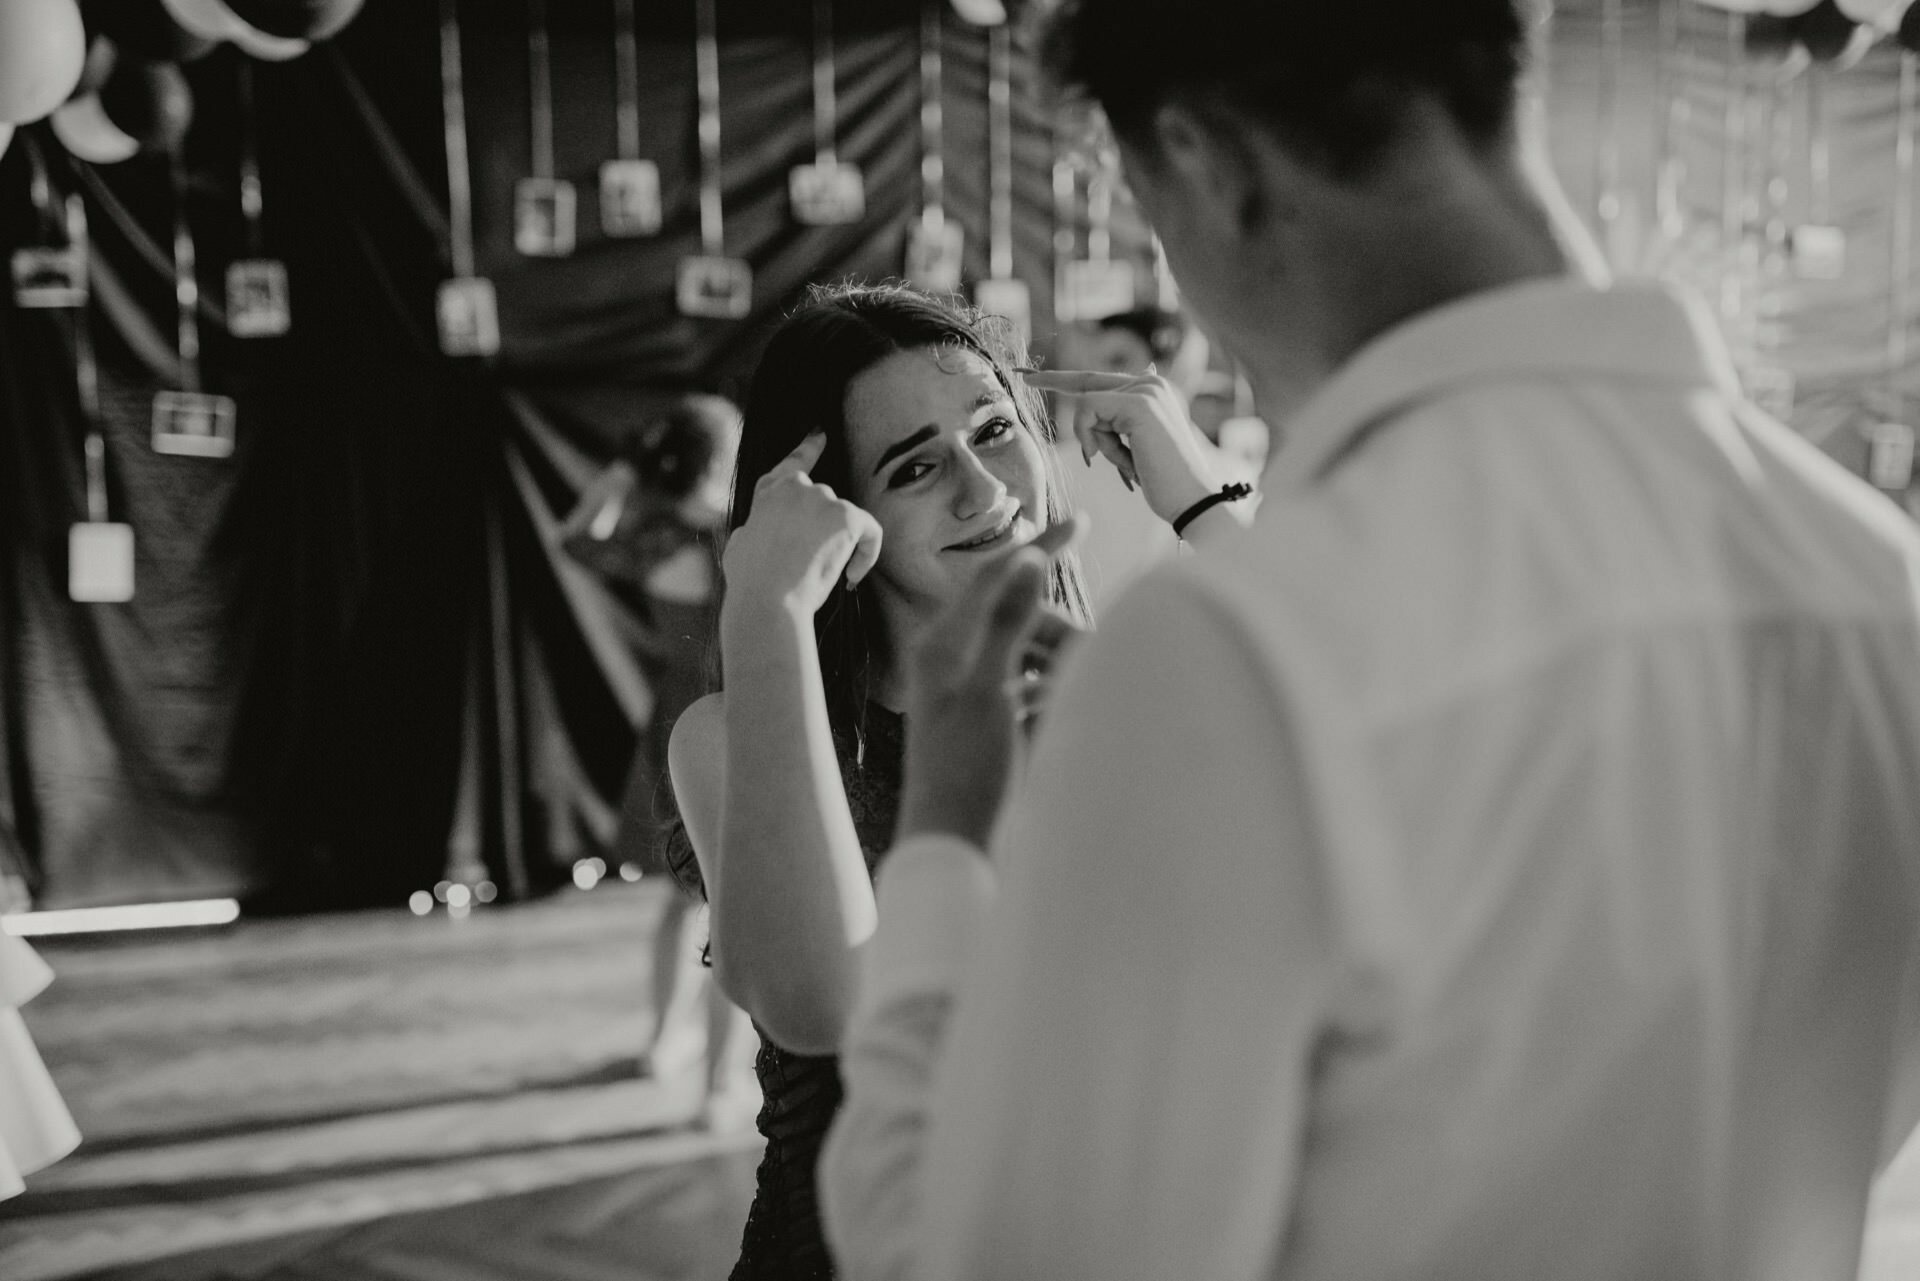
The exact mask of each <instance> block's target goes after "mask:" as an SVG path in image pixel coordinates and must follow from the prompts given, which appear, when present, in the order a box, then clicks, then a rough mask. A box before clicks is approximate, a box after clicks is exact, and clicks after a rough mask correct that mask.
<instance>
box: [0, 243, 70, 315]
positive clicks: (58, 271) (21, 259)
mask: <svg viewBox="0 0 1920 1281" xmlns="http://www.w3.org/2000/svg"><path fill="white" fill-rule="evenodd" d="M13 300H14V302H15V303H17V304H19V305H20V306H22V307H84V306H86V305H87V259H86V255H85V254H83V253H81V252H80V250H79V249H78V248H77V247H76V246H73V245H28V246H27V247H26V248H24V249H16V250H14V251H13Z"/></svg>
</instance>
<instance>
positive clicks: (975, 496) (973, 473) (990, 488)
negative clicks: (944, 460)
mask: <svg viewBox="0 0 1920 1281" xmlns="http://www.w3.org/2000/svg"><path fill="white" fill-rule="evenodd" d="M955 471H956V472H957V473H958V475H959V480H960V492H959V494H958V495H956V496H955V499H954V506H953V514H954V515H955V516H957V517H959V518H960V519H961V520H972V519H973V518H974V517H976V516H979V515H981V514H982V513H985V512H990V511H992V510H993V509H994V508H995V507H998V506H999V505H1000V502H1001V500H1002V499H1004V498H1005V497H1006V496H1007V486H1006V484H1005V482H1003V481H1002V480H1001V479H1000V478H999V477H998V476H996V475H994V474H993V472H992V471H990V470H988V468H987V465H986V464H985V463H983V462H981V461H980V457H979V455H977V454H975V453H974V452H973V451H972V450H971V449H962V450H961V451H960V465H959V466H958V467H957V468H955Z"/></svg>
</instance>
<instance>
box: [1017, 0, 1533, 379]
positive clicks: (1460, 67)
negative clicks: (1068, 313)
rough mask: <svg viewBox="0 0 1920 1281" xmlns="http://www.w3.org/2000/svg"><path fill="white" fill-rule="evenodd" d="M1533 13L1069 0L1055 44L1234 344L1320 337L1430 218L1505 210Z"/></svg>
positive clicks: (1190, 290) (1051, 27)
mask: <svg viewBox="0 0 1920 1281" xmlns="http://www.w3.org/2000/svg"><path fill="white" fill-rule="evenodd" d="M1529 3H1530V0H1338V2H1337V3H1334V2H1329V0H1209V3H1206V4H1194V3H1192V2H1191V0H1060V3H1058V4H1057V5H1056V7H1055V8H1054V10H1053V12H1052V13H1051V15H1050V18H1049V21H1048V27H1047V32H1046V39H1045V45H1044V49H1045V55H1046V59H1047V62H1048V64H1049V66H1050V68H1051V70H1052V72H1053V74H1054V77H1055V79H1056V80H1058V81H1059V82H1061V83H1062V84H1063V85H1064V86H1065V87H1066V88H1067V89H1068V90H1069V91H1071V92H1075V93H1078V94H1080V95H1083V96H1085V97H1086V98H1088V99H1090V100H1092V101H1093V102H1096V103H1098V105H1099V106H1100V107H1101V108H1102V109H1103V110H1104V111H1105V113H1106V115H1107V118H1108V119H1109V121H1111V122H1112V125H1113V129H1114V133H1115V135H1116V137H1117V138H1118V140H1119V143H1120V148H1121V153H1122V155H1123V157H1124V159H1125V161H1126V166H1127V170H1128V176H1129V181H1130V184H1131V186H1132V188H1133V190H1134V192H1135V194H1136V195H1137V196H1138V198H1139V199H1140V202H1141V204H1142V206H1143V207H1144V208H1145V210H1146V212H1147V214H1148V215H1149V217H1150V218H1151V219H1152V220H1153V223H1154V225H1155V228H1156V230H1158V231H1159V233H1160V236H1161V238H1162V240H1163V242H1164V243H1165V245H1166V249H1167V255H1168V259H1169V261H1170V263H1171V264H1172V266H1173V268H1174V271H1175V274H1176V275H1177V276H1178V277H1179V279H1180V283H1181V287H1182V291H1183V293H1185V294H1186V295H1187V297H1188V298H1189V300H1190V301H1191V302H1192V303H1193V304H1194V307H1195V310H1196V311H1197V312H1198V314H1199V315H1200V316H1201V318H1202V319H1203V320H1205V321H1206V322H1208V324H1209V326H1210V327H1212V328H1214V329H1216V330H1217V331H1218V332H1219V336H1220V337H1221V338H1223V340H1224V341H1225V342H1226V344H1227V346H1228V347H1229V349H1230V350H1234V349H1236V348H1243V347H1245V346H1247V345H1248V344H1250V343H1255V342H1266V343H1268V345H1271V340H1272V339H1273V337H1274V336H1275V334H1276V332H1279V333H1282V334H1285V333H1297V334H1301V335H1305V334H1306V333H1307V332H1309V330H1310V328H1311V326H1312V325H1313V323H1314V309H1315V307H1316V306H1317V305H1320V304H1322V303H1324V302H1325V301H1326V298H1327V295H1328V294H1329V293H1330V292H1334V291H1336V290H1337V289H1339V288H1348V289H1351V288H1352V287H1353V286H1354V285H1355V283H1356V280H1355V278H1354V276H1353V274H1352V272H1351V271H1350V270H1349V268H1350V267H1351V266H1353V264H1354V260H1355V259H1358V258H1364V257H1366V256H1367V250H1368V248H1369V246H1370V245H1378V246H1380V247H1381V248H1383V249H1386V250H1393V249H1394V242H1395V241H1396V239H1398V240H1404V239H1405V237H1403V236H1398V235H1397V234H1396V233H1397V231H1398V230H1400V229H1402V227H1403V226H1404V225H1405V224H1407V223H1409V222H1410V221H1412V220H1413V219H1415V218H1416V217H1417V216H1418V213H1419V211H1420V210H1422V209H1423V208H1432V209H1436V210H1440V211H1442V212H1444V213H1446V214H1447V215H1448V216H1452V215H1454V214H1456V213H1458V212H1459V211H1460V210H1461V209H1462V208H1464V207H1466V206H1471V205H1473V204H1474V203H1475V202H1476V201H1478V202H1482V203H1485V202H1488V201H1491V202H1492V203H1494V204H1498V203H1499V202H1500V200H1501V199H1504V193H1501V194H1500V195H1497V196H1496V195H1494V194H1493V192H1494V189H1495V188H1497V187H1498V186H1499V185H1500V184H1501V183H1502V182H1504V181H1505V176H1504V175H1505V172H1506V171H1507V170H1509V169H1510V166H1511V160H1512V140H1513V125H1514V115H1515V100H1516V93H1517V84H1518V80H1519V76H1520V72H1521V69H1522V66H1523V64H1524V61H1525V52H1526V44H1527V23H1526V21H1525V19H1524V15H1523V8H1524V7H1525V6H1526V5H1527V4H1529ZM1482 171H1484V173H1483V172H1482ZM1481 189H1484V190H1481ZM1416 225H1417V224H1416ZM1446 235H1447V233H1445V232H1442V233H1440V239H1441V244H1442V245H1444V244H1445V243H1446ZM1397 252H1398V254H1399V256H1401V257H1402V258H1405V257H1408V256H1410V255H1411V254H1412V253H1413V252H1414V251H1413V249H1412V248H1411V247H1407V246H1404V245H1403V246H1401V247H1400V248H1399V249H1398V251H1397ZM1383 261H1384V255H1383ZM1399 267H1401V268H1403V267H1404V263H1402V264H1399ZM1328 271H1335V272H1339V271H1346V272H1347V273H1348V274H1347V275H1346V276H1345V277H1344V278H1342V279H1339V280H1337V281H1336V280H1329V279H1327V278H1326V276H1325V273H1327V272H1328ZM1396 274H1397V273H1396ZM1250 285H1257V286H1258V287H1255V288H1250V287H1249V286H1250ZM1235 354H1236V355H1241V354H1243V353H1242V352H1241V351H1238V350H1236V351H1235Z"/></svg>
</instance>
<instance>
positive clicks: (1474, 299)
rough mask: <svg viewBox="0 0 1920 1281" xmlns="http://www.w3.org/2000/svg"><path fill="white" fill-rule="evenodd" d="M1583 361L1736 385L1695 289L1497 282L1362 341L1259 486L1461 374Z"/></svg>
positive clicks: (1612, 372) (1314, 460) (1315, 462)
mask: <svg viewBox="0 0 1920 1281" xmlns="http://www.w3.org/2000/svg"><path fill="white" fill-rule="evenodd" d="M1583 373H1584V374H1599V375H1605V376H1610V377H1620V376H1625V377H1628V378H1632V379H1636V380H1641V381H1651V382H1665V383H1674V384H1679V385H1681V386H1688V387H1702V388H1716V389H1719V390H1721V391H1724V392H1726V393H1727V394H1729V395H1737V394H1738V389H1739V382H1738V379H1737V378H1736V376H1735V374H1734V371H1733V363H1732V360H1731V359H1730V357H1729V356H1728V354H1727V349H1726V345H1725V343H1724V342H1723V341H1722V339H1721V337H1720V334H1719V330H1718V329H1717V328H1716V326H1715V324H1714V321H1713V318H1712V316H1711V314H1710V313H1709V312H1708V311H1707V309H1706V307H1705V305H1704V304H1702V303H1701V302H1700V301H1699V300H1698V299H1697V298H1695V297H1694V296H1693V295H1691V294H1688V293H1685V292H1683V291H1681V290H1679V289H1676V288H1674V287H1672V286H1670V285H1665V284H1653V283H1634V284H1626V285H1619V286H1615V287H1613V288H1607V289H1601V288H1596V287H1595V286H1593V285H1591V284H1588V283H1586V282H1584V281H1580V280H1576V279H1573V278H1568V277H1555V278H1553V279H1550V280H1528V281H1523V282H1521V283H1519V284H1513V285H1503V286H1501V287H1499V288H1496V289H1489V290H1485V291H1483V292H1480V293H1475V294H1472V295H1470V296H1468V297H1466V298H1462V299H1458V300H1456V301H1454V302H1450V303H1446V304H1443V305H1442V306H1439V307H1436V308H1433V309H1432V310H1430V311H1425V312H1422V313H1420V314H1419V315H1417V316H1415V317H1413V318H1412V319H1411V320H1405V321H1402V322H1401V323H1399V324H1398V325H1395V326H1394V327H1393V328H1391V329H1389V330H1387V331H1386V332H1385V333H1383V334H1381V335H1380V336H1379V337H1377V338H1375V339H1373V340H1372V341H1371V342H1369V343H1368V344H1367V345H1366V346H1364V347H1362V348H1361V349H1360V351H1359V352H1358V353H1356V354H1355V355H1354V356H1352V357H1351V358H1349V359H1348V361H1347V362H1346V364H1344V365H1342V366H1341V367H1340V368H1339V369H1338V370H1337V371H1336V372H1335V373H1334V375H1333V377H1332V379H1330V380H1329V381H1328V382H1327V383H1326V384H1325V385H1324V386H1323V387H1321V388H1320V390H1319V391H1318V392H1316V393H1315V394H1314V395H1313V396H1312V397H1311V398H1309V399H1308V401H1307V403H1306V404H1305V405H1303V406H1302V407H1301V409H1300V412H1299V413H1298V414H1296V415H1295V416H1294V418H1293V419H1292V421H1291V422H1290V423H1288V425H1287V428H1286V432H1285V435H1284V443H1283V444H1282V446H1281V447H1280V448H1279V449H1278V450H1277V451H1276V452H1275V454H1274V459H1273V462H1272V464H1271V465H1270V466H1269V467H1268V468H1267V473H1266V477H1265V483H1264V485H1263V488H1265V489H1266V490H1267V491H1268V492H1270V493H1278V492H1281V491H1285V490H1289V489H1298V488H1301V487H1304V486H1306V485H1310V484H1312V483H1313V482H1314V481H1315V480H1317V479H1318V478H1320V477H1321V476H1323V475H1324V474H1325V473H1326V472H1327V471H1328V470H1329V469H1330V468H1331V467H1332V466H1333V465H1334V464H1335V463H1336V462H1337V461H1338V459H1339V458H1340V456H1341V455H1342V453H1344V452H1345V450H1346V449H1347V447H1348V446H1349V445H1351V444H1352V443H1353V442H1354V441H1355V439H1356V438H1357V437H1358V436H1359V435H1360V434H1361V433H1362V432H1363V431H1365V430H1366V429H1367V428H1369V427H1370V426H1372V425H1373V424H1375V423H1378V422H1379V421H1380V420H1381V419H1382V418H1384V417H1386V416H1388V415H1390V414H1393V413H1396V412H1398V411H1399V410H1402V409H1405V408H1407V407H1408V406H1410V405H1412V404H1415V403H1417V402H1419V401H1422V400H1426V399H1428V398H1430V397H1432V396H1435V395H1437V394H1439V393H1441V392H1443V391H1446V390H1449V389H1451V388H1453V387H1456V386H1458V385H1460V384H1462V383H1465V382H1470V381H1476V380H1480V379H1484V378H1488V377H1508V378H1510V377H1513V376H1514V375H1526V374H1583Z"/></svg>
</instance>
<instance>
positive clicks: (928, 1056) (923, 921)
mask: <svg viewBox="0 0 1920 1281" xmlns="http://www.w3.org/2000/svg"><path fill="white" fill-rule="evenodd" d="M876 895H877V899H878V908H879V914H880V924H879V928H878V929H877V930H876V931H875V933H874V936H873V938H872V939H870V940H869V941H868V944H867V947H866V950H865V953H864V955H863V958H862V978H861V992H860V1000H859V1002H858V1003H857V1004H856V1006H855V1009H854V1014H853V1018H852V1019H851V1020H850V1022H849V1024H848V1030H847V1036H846V1039H845V1041H844V1043H843V1044H842V1047H841V1051H840V1075H841V1079H842V1081H843V1082H844V1084H845V1087H846V1099H845V1102H844V1103H843V1104H842V1106H841V1108H840V1111H839V1114H838V1115H837V1117H836V1118H835V1121H834V1126H833V1131H832V1133H831V1134H830V1136H829V1137H828V1140H827V1144H826V1147H825V1149H824V1150H823V1152H822V1154H821V1159H820V1169H819V1192H820V1201H821V1209H822V1217H823V1220H824V1222H825V1225H826V1229H827V1235H828V1240H829V1242H830V1243H831V1245H832V1247H833V1252H834V1258H835V1262H836V1265H837V1267H838V1271H839V1274H840V1275H841V1276H842V1277H844V1278H846V1281H881V1279H883V1278H885V1279H887V1281H904V1279H905V1278H908V1277H911V1276H913V1275H914V1264H915V1259H914V1253H915V1248H916V1237H917V1228H918V1220H919V1215H918V1211H917V1202H918V1197H917V1192H918V1189H919V1177H920V1173H919V1172H920V1160H921V1156H922V1150H923V1144H924V1139H925V1135H926V1109H927V1104H928V1101H929V1098H930V1095H931V1086H932V1080H933V1074H934V1066H935V1064H936V1062H937V1061H938V1058H939V1052H940V1046H941V1043H942V1041H943V1039H944V1033H945V1029H946V1024H947V1018H948V1016H949V1014H950V1013H951V1011H952V1008H953V1001H954V990H955V989H956V987H957V986H958V985H959V982H960V976H961V972H962V971H963V970H964V968H965V967H966V965H967V962H968V961H969V960H970V959H971V957H972V956H973V954H974V950H975V947H976V945H977V942H978V937H979V933H980V931H981V929H982V928H983V926H984V923H985V920H986V916H987V911H988V908H989V905H990V904H991V902H992V899H993V876H992V873H991V871H990V870H989V869H988V866H987V862H986V859H985V857H984V856H983V855H982V853H981V851H979V850H977V849H975V848H974V847H973V846H972V845H969V844H967V843H966V842H964V841H962V840H960V839H958V838H957V837H952V836H945V835H923V836H917V837H908V838H907V839H906V840H904V841H902V842H901V843H900V844H899V845H898V846H897V847H895V849H894V850H893V852H892V853H891V854H890V855H889V856H888V858H887V860H886V862H885V864H884V865H883V866H882V870H881V873H880V877H879V880H878V882H877V886H876Z"/></svg>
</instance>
